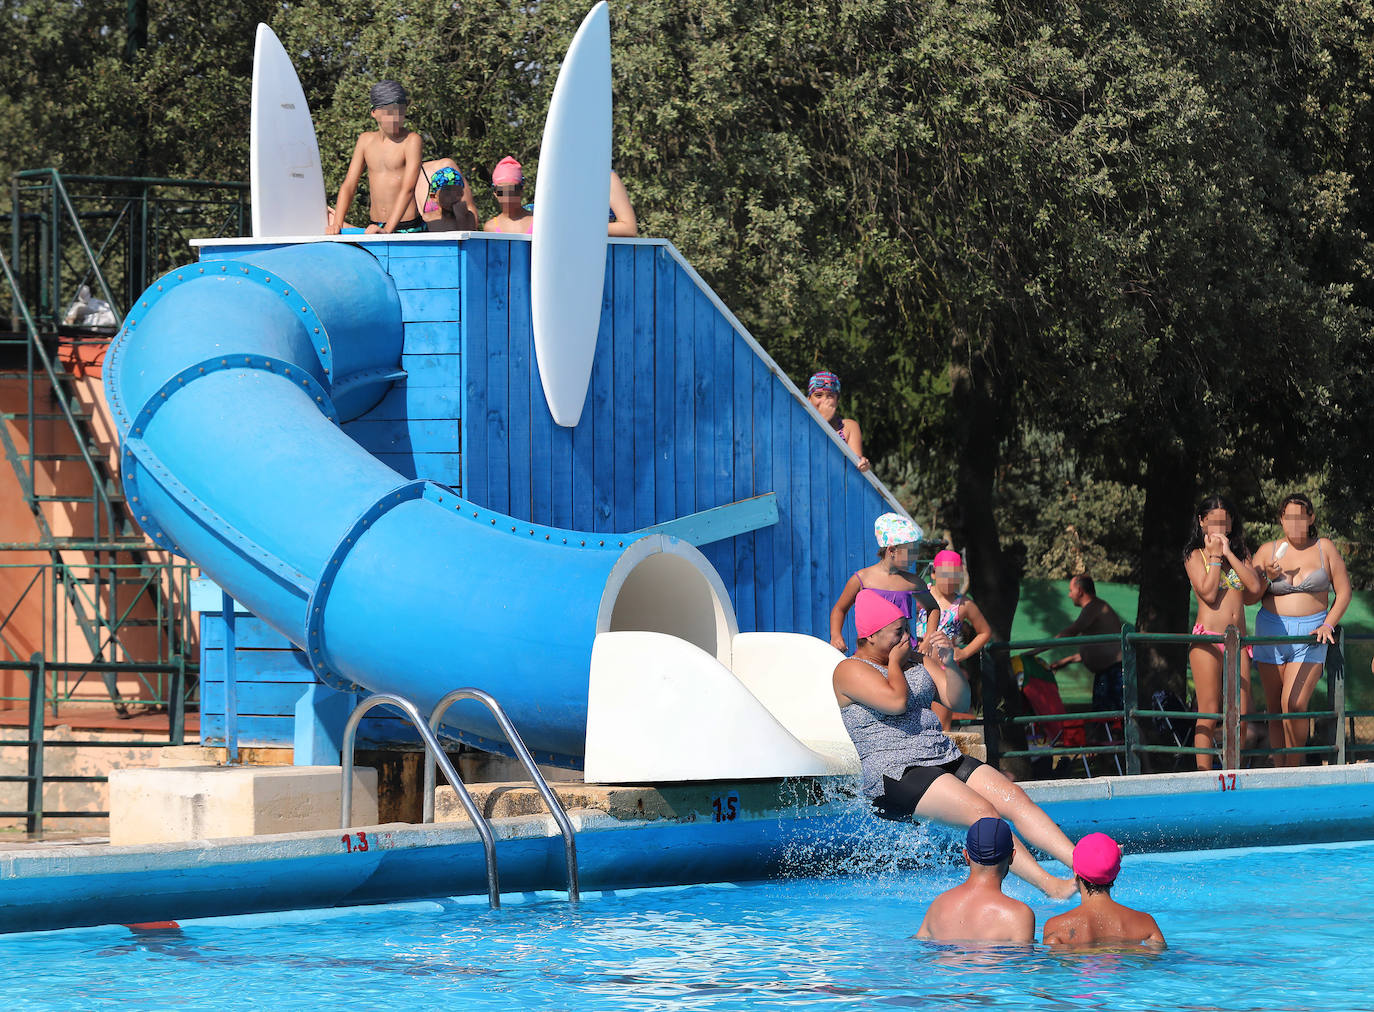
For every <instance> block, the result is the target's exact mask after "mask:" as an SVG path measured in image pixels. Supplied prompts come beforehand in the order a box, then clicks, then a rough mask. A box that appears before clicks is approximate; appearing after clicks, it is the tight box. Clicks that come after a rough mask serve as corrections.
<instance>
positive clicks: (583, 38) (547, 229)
mask: <svg viewBox="0 0 1374 1012" xmlns="http://www.w3.org/2000/svg"><path fill="white" fill-rule="evenodd" d="M535 196H536V204H535V212H534V241H533V247H532V249H531V251H530V256H531V264H530V301H531V307H530V309H531V316H532V319H533V324H534V353H535V360H536V361H537V362H538V364H539V380H540V382H541V383H542V384H543V386H544V399H545V400H546V401H547V402H548V405H549V412H550V413H551V414H552V415H553V420H554V421H555V422H557V423H558V424H559V425H564V426H567V427H569V428H571V427H572V426H574V425H576V424H577V421H578V419H579V418H581V417H582V406H583V404H584V402H585V401H586V399H587V385H588V384H589V383H590V381H591V376H592V360H593V358H594V357H595V354H596V332H597V328H598V326H599V324H600V321H601V289H602V284H603V283H604V282H605V279H606V208H607V207H609V206H610V196H611V22H610V16H609V14H608V13H607V10H606V3H605V0H602V2H601V3H599V4H597V5H596V6H595V7H593V8H592V10H591V13H590V14H588V15H587V17H586V18H585V19H584V20H583V22H582V26H581V27H580V28H578V30H577V34H576V35H575V36H573V40H572V45H571V46H569V47H568V55H567V56H565V57H564V58H563V64H562V66H561V67H559V70H558V81H557V82H556V83H555V84H554V88H553V101H552V102H551V103H550V104H549V115H548V118H547V119H546V120H545V121H544V138H543V141H542V142H541V143H540V146H539V188H538V192H537V193H536V194H535Z"/></svg>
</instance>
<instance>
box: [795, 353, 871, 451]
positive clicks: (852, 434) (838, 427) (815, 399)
mask: <svg viewBox="0 0 1374 1012" xmlns="http://www.w3.org/2000/svg"><path fill="white" fill-rule="evenodd" d="M806 397H807V400H809V401H810V402H811V403H812V404H813V405H815V408H816V410H817V411H819V412H820V413H821V417H822V418H824V419H825V420H826V422H827V423H829V425H830V427H831V428H832V429H834V430H835V431H836V432H838V433H839V434H840V438H841V439H843V440H844V441H845V444H846V445H847V446H848V447H849V448H850V449H851V450H853V451H854V456H856V457H858V458H859V470H860V471H867V470H868V458H867V457H865V456H864V437H863V433H862V432H860V431H859V423H858V422H856V421H854V419H852V418H841V417H840V378H839V377H838V376H836V375H835V374H834V373H833V372H818V373H816V374H815V375H814V376H812V377H811V380H810V382H809V383H807V384H806Z"/></svg>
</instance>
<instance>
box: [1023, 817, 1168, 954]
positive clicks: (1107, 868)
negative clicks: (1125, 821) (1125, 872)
mask: <svg viewBox="0 0 1374 1012" xmlns="http://www.w3.org/2000/svg"><path fill="white" fill-rule="evenodd" d="M1119 874H1121V848H1120V847H1119V846H1118V845H1117V842H1116V841H1115V840H1113V839H1112V838H1111V837H1110V836H1108V835H1107V834H1106V833H1089V834H1088V835H1087V836H1085V837H1083V839H1081V840H1079V841H1078V846H1076V847H1074V849H1073V875H1074V881H1075V882H1077V883H1078V896H1079V900H1080V902H1079V904H1078V906H1077V907H1076V908H1074V909H1073V910H1070V911H1068V912H1067V913H1063V914H1060V915H1059V916H1058V917H1051V918H1050V919H1049V920H1048V921H1046V922H1045V936H1044V937H1045V944H1046V945H1065V946H1072V947H1074V948H1098V947H1101V946H1121V945H1149V946H1152V947H1155V948H1160V949H1162V948H1164V933H1163V932H1162V931H1160V930H1159V925H1158V924H1156V923H1155V919H1154V918H1153V917H1151V916H1150V915H1149V914H1147V913H1145V912H1144V911H1142V910H1132V909H1131V908H1130V907H1128V906H1123V905H1122V904H1120V903H1118V902H1116V900H1114V899H1112V886H1113V885H1114V884H1115V882H1116V877H1117V876H1118V875H1119Z"/></svg>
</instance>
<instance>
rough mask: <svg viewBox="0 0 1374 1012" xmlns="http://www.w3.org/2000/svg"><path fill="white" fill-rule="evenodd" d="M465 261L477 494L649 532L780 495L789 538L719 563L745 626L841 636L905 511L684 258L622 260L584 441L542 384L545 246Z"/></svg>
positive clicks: (468, 470)
mask: <svg viewBox="0 0 1374 1012" xmlns="http://www.w3.org/2000/svg"><path fill="white" fill-rule="evenodd" d="M458 257H459V260H460V263H461V277H462V281H461V286H462V290H461V297H460V300H459V301H460V303H461V312H460V313H459V316H460V317H461V331H462V347H461V349H460V355H461V357H462V360H463V362H464V364H465V365H466V367H467V368H466V370H465V372H464V381H463V405H462V411H461V412H460V413H461V415H462V420H461V427H462V430H463V432H462V439H461V442H462V445H463V456H462V490H463V495H465V496H466V497H467V498H469V499H471V500H473V501H474V502H476V503H479V504H481V505H483V506H487V507H489V508H491V509H496V510H501V511H503V512H507V513H510V514H511V515H512V516H515V517H518V518H520V519H526V520H532V521H535V522H538V523H551V524H555V525H558V526H566V527H572V528H575V529H583V530H596V531H632V530H637V529H639V528H642V527H647V526H649V525H651V524H655V523H662V522H664V521H667V520H671V519H674V518H675V517H680V516H684V515H686V514H689V513H694V512H698V511H700V510H705V509H709V508H711V507H714V506H722V505H725V504H727V503H731V502H735V501H738V500H740V499H745V498H748V497H750V496H755V495H761V494H763V493H765V492H775V493H776V494H777V496H778V510H779V522H778V524H777V525H776V526H775V527H772V528H767V529H764V530H760V531H755V532H753V533H751V534H747V535H741V536H739V537H735V538H732V539H730V540H728V541H722V542H718V543H716V544H713V545H707V546H705V547H704V548H703V549H702V551H703V553H704V554H705V555H706V557H707V558H708V559H709V560H710V561H711V563H712V564H713V565H714V566H715V567H716V569H717V570H718V571H719V572H720V575H721V578H722V579H723V580H724V582H725V585H726V587H727V589H728V590H729V591H730V596H731V599H732V600H733V602H734V605H735V609H736V612H737V614H738V617H739V623H740V628H741V630H745V631H752V630H780V631H789V632H804V633H809V634H811V635H816V636H821V637H822V638H826V639H828V638H829V614H830V607H831V605H832V604H833V602H834V600H835V598H836V597H837V596H838V594H839V592H840V590H841V588H842V587H843V586H844V583H845V581H846V580H847V579H848V578H849V576H850V574H852V573H853V572H854V570H855V569H858V568H859V567H861V566H864V565H867V564H868V563H869V562H871V561H872V560H873V558H874V557H875V551H876V547H875V544H874V541H873V520H874V519H875V518H876V517H877V516H878V515H879V514H881V513H885V512H887V511H888V509H890V507H889V505H888V503H887V501H886V500H885V499H884V498H883V496H882V495H881V494H880V493H879V492H878V491H877V490H876V489H875V488H873V486H872V485H870V484H869V482H868V481H867V479H866V478H865V477H864V476H863V475H862V474H860V473H859V472H858V471H857V470H856V469H855V468H854V466H853V464H852V463H850V461H849V460H848V458H847V457H846V456H845V454H844V453H843V451H841V450H840V449H839V447H837V446H835V445H834V443H833V442H832V441H831V440H830V439H829V437H828V436H827V435H826V433H825V432H824V431H823V429H822V428H821V426H820V425H819V424H818V423H817V422H816V421H815V419H814V418H813V417H812V416H811V415H810V413H809V412H808V411H807V410H806V408H805V407H804V406H803V404H802V402H801V401H799V400H798V399H797V397H796V396H795V395H794V394H793V393H792V391H791V390H790V389H789V388H788V387H787V386H786V385H785V384H784V383H783V382H782V381H781V380H780V379H779V378H778V377H777V376H775V375H773V373H772V372H771V371H770V369H769V364H768V363H767V362H766V361H765V360H764V359H763V358H761V357H760V356H759V355H758V354H756V352H755V351H754V349H753V347H752V346H751V345H750V343H749V342H748V341H747V340H746V339H745V338H744V337H743V336H741V335H740V334H739V333H737V332H736V331H735V329H734V327H733V326H732V325H731V323H730V321H729V319H728V317H727V316H726V315H725V314H723V313H721V312H720V310H719V309H717V307H716V305H715V303H714V302H713V301H712V299H711V298H710V297H709V295H708V293H707V292H706V291H705V290H704V289H703V288H701V287H699V286H698V284H697V283H696V281H695V280H694V278H693V277H692V275H691V274H689V273H688V272H687V271H686V270H684V269H683V268H682V267H681V266H680V265H679V264H678V262H677V261H676V259H675V258H674V257H673V256H672V255H671V253H670V252H669V250H668V248H667V246H666V245H658V244H646V243H633V244H632V243H614V242H613V243H612V244H611V247H610V249H609V250H608V251H607V258H606V271H607V284H606V287H605V290H604V292H603V299H602V307H601V309H602V314H601V329H600V335H599V337H598V343H597V349H596V360H595V365H594V368H593V370H592V378H591V384H590V388H589V390H588V394H587V404H586V407H585V408H584V410H583V413H582V418H581V420H580V421H579V423H578V425H577V427H576V428H575V429H573V430H568V429H564V428H560V427H559V426H556V425H554V424H553V419H552V417H551V416H550V414H549V410H548V406H547V405H546V404H545V402H544V397H543V391H542V388H541V387H540V383H539V373H538V368H537V365H536V363H535V360H534V350H533V339H532V335H531V331H530V323H529V294H528V289H529V245H528V243H526V242H523V241H511V242H505V241H499V240H497V241H493V240H469V241H466V242H462V243H460V244H459V251H458ZM407 342H409V337H407ZM846 635H847V637H848V638H849V642H850V643H851V645H852V643H853V636H854V633H853V624H852V619H851V620H850V622H849V623H847V625H846Z"/></svg>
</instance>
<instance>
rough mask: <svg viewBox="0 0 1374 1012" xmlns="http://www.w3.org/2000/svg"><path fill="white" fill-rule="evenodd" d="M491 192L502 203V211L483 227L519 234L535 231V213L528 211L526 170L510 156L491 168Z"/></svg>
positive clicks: (492, 230) (486, 229)
mask: <svg viewBox="0 0 1374 1012" xmlns="http://www.w3.org/2000/svg"><path fill="white" fill-rule="evenodd" d="M491 192H492V193H493V194H494V195H495V197H496V203H497V204H499V205H500V206H501V213H500V214H498V215H497V216H496V217H495V218H492V219H491V220H489V221H488V222H487V223H486V224H485V225H484V226H482V227H483V229H484V230H485V231H487V232H511V233H514V234H516V235H529V234H530V233H531V232H533V231H534V215H533V214H531V213H530V212H529V211H526V210H525V170H524V169H522V168H521V167H520V163H519V162H517V161H516V160H515V159H514V158H512V157H511V156H510V155H507V156H506V157H505V158H502V159H501V160H500V161H499V162H497V163H496V168H494V169H492V170H491Z"/></svg>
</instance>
